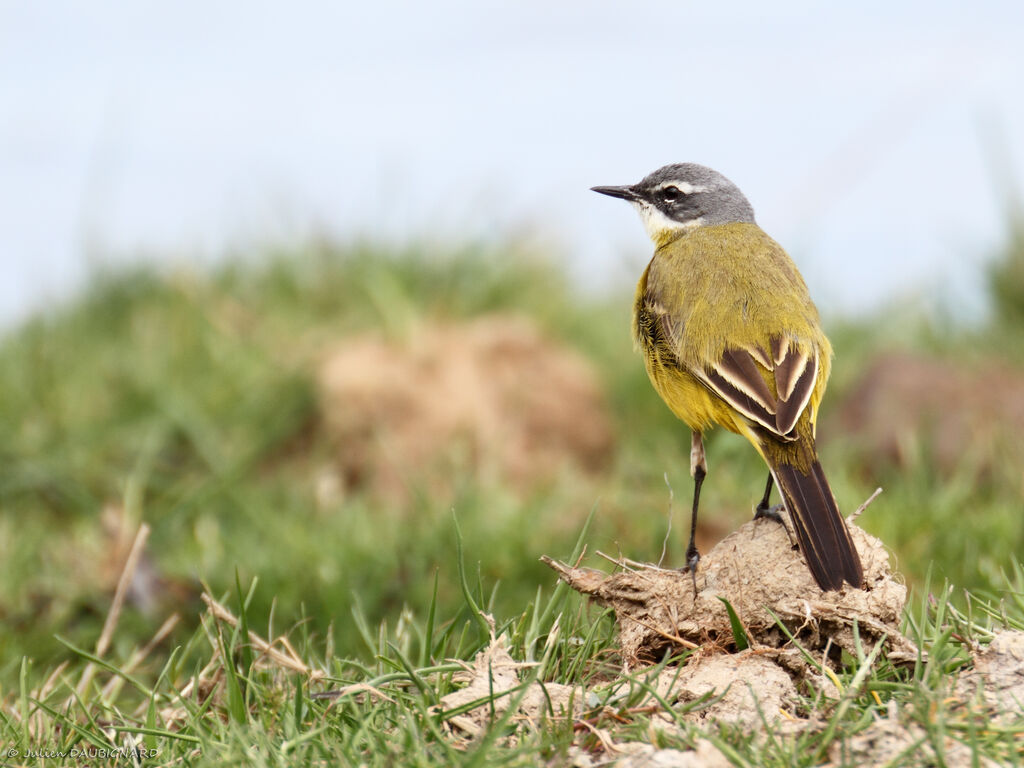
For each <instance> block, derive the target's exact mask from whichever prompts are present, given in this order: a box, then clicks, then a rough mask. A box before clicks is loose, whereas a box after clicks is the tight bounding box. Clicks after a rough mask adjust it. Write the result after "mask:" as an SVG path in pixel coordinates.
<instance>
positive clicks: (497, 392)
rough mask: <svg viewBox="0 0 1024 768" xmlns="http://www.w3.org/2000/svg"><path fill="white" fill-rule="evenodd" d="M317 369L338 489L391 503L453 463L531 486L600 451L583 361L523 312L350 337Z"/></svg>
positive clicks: (599, 459) (603, 458)
mask: <svg viewBox="0 0 1024 768" xmlns="http://www.w3.org/2000/svg"><path fill="white" fill-rule="evenodd" d="M318 379H319V389H320V400H321V412H322V414H323V421H324V423H325V425H326V427H327V429H328V430H329V431H330V433H331V434H332V435H333V437H334V442H335V444H336V445H337V459H338V461H337V463H338V471H339V473H340V478H341V481H342V485H343V487H344V488H352V487H358V488H367V489H369V490H371V491H373V492H375V493H377V494H378V495H381V496H383V497H385V498H388V499H391V500H395V501H401V500H404V499H406V498H408V496H409V494H410V491H411V490H412V489H413V488H416V487H423V486H426V487H429V488H431V489H432V490H433V491H435V492H444V491H445V490H446V488H445V487H444V486H445V485H446V483H450V479H449V480H446V478H450V477H451V476H452V474H453V473H452V472H451V471H450V470H451V468H452V467H459V468H460V469H461V470H466V469H469V470H470V471H472V472H475V473H476V475H477V476H478V477H481V478H484V479H486V478H489V477H495V478H500V479H501V480H503V481H504V482H506V483H508V484H509V485H510V486H511V487H522V488H530V487H532V486H535V485H536V484H537V483H542V482H545V481H549V480H551V479H553V478H556V477H558V474H559V472H562V471H563V470H564V469H566V468H567V467H570V468H574V469H576V470H578V471H581V472H583V473H590V472H596V471H599V470H600V469H602V468H603V467H605V466H606V465H607V462H608V460H609V458H610V456H611V451H612V431H611V426H610V419H609V417H608V413H607V407H606V404H605V400H604V395H603V392H602V390H601V387H600V386H599V383H598V378H597V375H596V373H595V372H594V369H593V367H592V366H591V365H590V364H589V363H588V362H587V361H586V360H585V359H584V358H583V357H582V356H581V355H579V354H577V353H576V352H574V351H573V350H570V349H568V348H566V347H565V346H564V345H562V344H559V343H557V342H555V341H554V340H552V339H550V338H546V337H545V336H544V334H542V333H541V331H540V330H539V329H538V328H537V327H536V326H535V325H534V324H533V323H531V322H530V321H528V320H526V319H524V318H519V317H510V316H500V315H494V316H489V317H483V318H479V319H476V320H473V321H470V322H466V323H462V324H426V323H425V324H422V325H420V326H417V327H416V328H414V329H413V330H412V331H411V332H410V333H409V334H408V336H407V337H405V338H402V339H386V338H383V337H382V336H380V335H372V334H371V335H364V336H359V337H354V338H350V339H347V340H346V341H345V342H344V343H342V344H340V345H339V346H338V347H337V348H336V349H335V350H333V351H332V352H331V353H330V354H329V355H328V356H327V358H326V359H325V361H324V363H323V364H322V366H321V368H320V372H319V377H318Z"/></svg>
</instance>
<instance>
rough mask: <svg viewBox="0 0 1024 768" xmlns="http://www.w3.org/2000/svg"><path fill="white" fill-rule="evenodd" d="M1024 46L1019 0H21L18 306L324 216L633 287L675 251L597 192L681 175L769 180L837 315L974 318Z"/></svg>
mask: <svg viewBox="0 0 1024 768" xmlns="http://www.w3.org/2000/svg"><path fill="white" fill-rule="evenodd" d="M968 7H969V9H970V10H968ZM1022 39H1024V3H1020V2H1011V1H1010V0H1006V1H1005V2H979V3H972V4H971V5H970V6H967V5H966V4H962V3H952V2H929V3H893V2H862V3H858V4H856V5H855V6H853V5H850V6H848V7H839V4H825V3H815V2H795V1H794V2H777V3H753V2H752V3H687V2H682V0H671V1H670V2H661V1H660V0H659V1H655V0H648V1H647V2H633V3H621V2H615V3H613V2H592V1H588V2H582V0H569V1H567V2H562V3H557V4H553V3H551V2H550V0H546V1H545V2H536V1H534V0H519V1H517V2H514V1H510V2H482V1H480V0H477V1H476V2H455V1H454V0H436V1H435V2H432V3H413V2H406V3H402V2H376V3H366V2H360V3H352V2H344V3H338V2H326V1H325V0H324V1H321V2H312V1H310V2H295V3H288V4H274V5H273V6H271V5H270V4H252V3H242V2H238V1H237V0H220V1H219V2H215V3H209V2H196V1H195V0H187V1H184V2H176V3H173V4H172V3H163V4H156V3H140V2H126V1H125V0H114V1H112V2H106V3H92V4H86V3H77V2H4V0H0V270H2V273H0V274H2V277H3V279H2V280H0V322H3V323H9V322H11V321H12V320H16V319H17V318H20V317H23V316H25V313H26V312H28V311H30V310H31V309H32V308H38V307H43V306H46V305H47V303H48V302H51V301H52V300H54V299H57V298H60V297H66V296H67V295H69V294H70V293H73V291H74V290H75V289H76V288H78V287H79V286H80V285H81V284H82V282H83V280H84V278H85V276H86V275H87V274H88V271H89V269H90V268H91V265H92V264H94V263H95V262H96V261H97V259H99V260H101V261H104V262H107V263H120V262H125V261H131V260H133V259H142V258H146V259H160V260H165V261H166V260H170V261H188V260H191V259H200V260H204V261H205V260H208V259H210V258H211V257H214V256H216V255H217V254H220V253H223V252H224V251H226V250H231V251H233V252H244V251H245V250H246V249H250V248H252V249H255V248H254V245H255V244H258V243H260V242H262V241H264V240H268V239H269V240H273V241H277V242H281V241H299V240H301V238H302V237H303V236H304V235H306V234H308V233H310V232H315V231H327V232H330V233H333V234H335V235H337V236H338V237H339V238H341V239H345V238H348V237H351V236H356V235H358V236H361V237H368V238H371V239H378V240H380V241H383V242H399V243H400V242H405V241H409V240H411V239H414V238H417V237H421V236H425V235H426V236H429V237H431V239H433V240H435V241H437V240H440V241H444V240H446V239H450V240H453V241H458V240H460V239H466V238H470V237H480V236H484V237H490V238H495V239H501V238H512V237H514V236H516V235H517V234H518V233H521V232H523V231H535V232H537V233H538V234H539V235H540V236H541V237H543V238H549V239H550V242H551V249H552V255H553V257H554V258H555V259H558V260H564V261H565V262H566V263H567V264H568V266H569V268H570V269H572V270H573V273H574V274H575V275H577V276H578V277H579V278H580V280H581V281H582V282H584V283H585V284H587V285H588V286H592V287H593V286H597V287H601V286H606V285H611V284H622V285H629V284H630V283H631V282H632V281H633V280H635V279H636V277H637V276H638V275H639V271H640V269H642V266H643V263H644V261H645V260H646V258H647V257H648V256H649V254H650V245H649V243H648V242H647V241H646V239H645V236H644V234H643V230H642V228H641V226H640V223H639V221H638V220H637V217H636V215H635V214H634V213H633V211H632V210H631V209H630V208H629V206H627V205H625V204H622V203H621V201H619V202H618V203H617V201H612V200H609V199H607V198H602V197H600V196H598V195H595V194H594V193H592V192H590V191H589V187H591V186H593V185H595V184H621V183H628V182H633V181H636V180H638V179H639V178H640V177H641V176H643V175H645V174H646V173H648V172H649V171H652V170H654V169H655V168H657V167H658V166H660V165H663V164H666V163H669V162H680V161H690V162H699V163H703V164H705V165H710V166H712V167H714V168H716V169H717V170H719V171H721V172H723V173H725V174H726V175H727V176H729V177H730V178H731V179H732V180H733V181H734V182H736V183H737V184H738V185H739V186H740V188H741V189H742V190H744V192H745V193H746V194H747V196H748V197H749V198H750V200H751V202H752V203H753V205H754V209H755V211H756V212H757V217H758V221H759V222H760V224H761V225H762V226H763V227H764V228H765V230H767V231H768V232H769V233H770V234H771V235H772V236H773V237H775V239H777V240H778V241H779V242H781V243H782V245H783V246H785V247H786V248H787V249H788V250H789V251H790V253H791V254H792V255H793V256H794V258H795V259H796V260H797V262H798V264H799V265H800V267H801V269H802V270H803V272H804V275H805V276H806V277H807V280H808V283H809V284H810V286H811V290H812V293H813V295H814V296H815V299H816V300H817V302H818V304H819V306H820V307H821V308H822V310H823V311H824V312H826V313H832V314H838V313H840V312H850V311H855V312H866V311H870V310H871V309H873V308H875V307H877V306H879V305H880V304H882V303H884V302H887V301H891V300H892V299H893V298H894V297H896V296H900V295H905V294H908V293H917V294H924V295H929V296H937V297H939V298H940V299H942V300H943V301H947V302H948V304H949V307H950V308H951V311H953V312H956V313H960V312H963V313H965V314H970V313H971V312H972V311H975V312H976V311H977V304H978V302H977V293H976V288H977V284H978V277H977V275H978V274H979V269H980V265H981V263H982V260H983V258H984V257H985V256H987V255H988V254H990V253H991V252H992V251H993V250H994V249H996V248H997V247H998V246H999V244H1000V242H1001V241H1002V238H1003V236H1004V233H1005V214H1004V207H1005V203H1006V198H1005V190H1004V185H1005V184H1006V183H1007V182H1008V181H1012V182H1017V183H1024V99H1022V98H1021V93H1024V44H1022V43H1021V41H1022Z"/></svg>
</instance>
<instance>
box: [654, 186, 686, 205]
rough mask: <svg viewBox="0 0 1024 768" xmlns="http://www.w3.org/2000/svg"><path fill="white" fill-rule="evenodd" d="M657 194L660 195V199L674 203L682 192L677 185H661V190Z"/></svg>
mask: <svg viewBox="0 0 1024 768" xmlns="http://www.w3.org/2000/svg"><path fill="white" fill-rule="evenodd" d="M658 194H659V196H660V197H661V199H662V200H664V201H665V202H666V203H674V202H676V201H677V200H678V199H679V198H680V197H682V196H683V193H682V191H681V190H680V189H679V187H673V186H668V187H662V189H661V192H659V193H658Z"/></svg>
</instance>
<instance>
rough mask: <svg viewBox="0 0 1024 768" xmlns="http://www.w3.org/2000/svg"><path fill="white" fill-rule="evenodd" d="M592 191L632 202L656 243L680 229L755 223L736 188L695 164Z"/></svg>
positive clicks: (720, 176) (715, 172)
mask: <svg viewBox="0 0 1024 768" xmlns="http://www.w3.org/2000/svg"><path fill="white" fill-rule="evenodd" d="M591 189H593V190H594V191H595V192H600V193H601V194H602V195H610V196H611V197H621V198H622V199H623V200H628V201H629V202H631V203H632V204H633V206H634V207H635V208H636V209H637V211H638V212H639V213H640V218H641V219H643V222H644V228H645V229H646V230H647V234H648V235H649V236H650V238H651V239H652V240H653V241H654V242H655V243H657V244H661V243H662V242H664V241H665V240H666V239H667V238H669V237H671V236H673V235H675V234H676V233H678V232H680V231H681V230H688V229H693V228H695V227H703V226H709V225H712V224H728V223H730V222H739V221H745V222H750V223H753V221H754V209H753V208H752V207H751V205H750V203H749V202H748V201H747V198H746V197H744V196H743V193H742V192H740V190H739V187H737V186H736V185H735V184H733V183H732V182H731V181H729V180H728V179H727V178H725V176H723V175H722V174H720V173H719V172H718V171H715V170H712V169H711V168H707V167H705V166H703V165H697V164H696V163H676V164H674V165H666V166H665V167H664V168H659V169H658V170H656V171H655V172H654V173H652V174H650V175H648V176H645V177H644V178H643V179H642V180H641V181H639V182H637V183H636V184H632V185H629V186H624V187H591Z"/></svg>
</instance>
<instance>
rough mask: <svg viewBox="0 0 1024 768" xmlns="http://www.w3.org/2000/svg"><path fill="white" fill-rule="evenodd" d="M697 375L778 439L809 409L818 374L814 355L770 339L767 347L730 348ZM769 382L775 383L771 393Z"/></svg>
mask: <svg viewBox="0 0 1024 768" xmlns="http://www.w3.org/2000/svg"><path fill="white" fill-rule="evenodd" d="M695 374H696V376H697V378H698V379H700V380H701V381H702V382H703V383H704V384H705V386H707V387H708V388H709V389H710V390H711V391H712V392H714V393H715V394H716V395H718V396H719V397H721V398H722V399H723V400H725V402H727V403H728V404H729V405H731V406H732V407H733V408H735V409H736V410H737V411H739V412H740V413H741V414H743V415H744V416H746V417H747V418H749V419H750V420H751V421H754V422H756V423H758V424H760V425H761V426H762V427H764V428H765V429H767V430H768V431H770V432H772V433H773V434H775V435H776V436H777V437H779V438H782V439H793V437H792V435H790V433H791V432H792V431H793V428H794V427H795V426H796V423H797V421H799V420H800V415H801V414H802V413H803V412H804V410H805V409H806V408H807V404H808V403H809V402H810V400H811V394H812V393H813V392H814V385H815V383H816V382H817V378H818V356H817V354H808V353H807V352H806V351H803V350H800V349H798V348H797V347H796V346H794V345H791V344H790V343H788V342H786V341H785V340H783V339H782V338H781V337H778V336H776V337H773V338H772V339H771V341H770V344H769V350H767V351H766V350H764V349H762V348H761V347H756V348H755V347H752V348H750V349H741V348H737V347H729V348H728V349H726V350H725V352H724V353H723V354H722V357H721V359H720V360H719V361H718V362H717V363H715V365H713V366H712V367H711V369H710V370H706V371H695ZM770 384H774V392H773V391H772V387H771V386H770Z"/></svg>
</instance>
